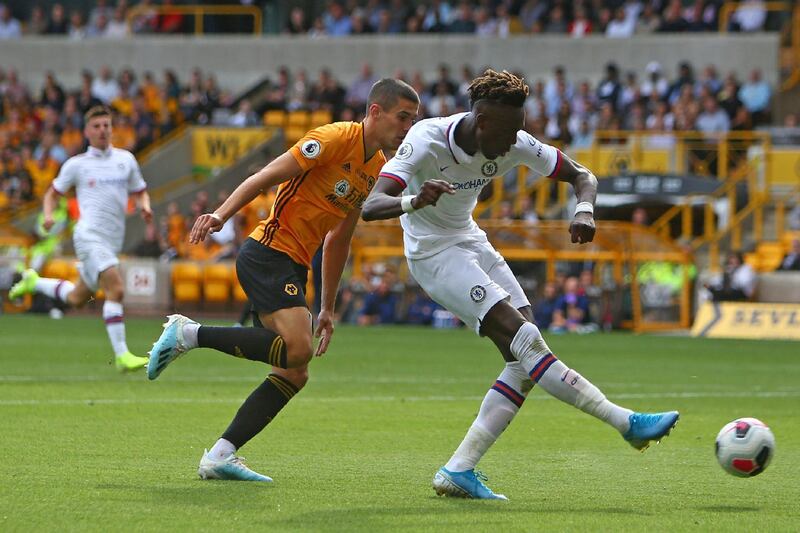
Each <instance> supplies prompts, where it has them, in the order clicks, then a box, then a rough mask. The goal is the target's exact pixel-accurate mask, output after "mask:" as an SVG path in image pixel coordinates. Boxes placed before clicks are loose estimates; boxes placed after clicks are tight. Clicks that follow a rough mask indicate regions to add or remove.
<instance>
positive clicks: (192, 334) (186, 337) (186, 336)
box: [181, 322, 200, 350]
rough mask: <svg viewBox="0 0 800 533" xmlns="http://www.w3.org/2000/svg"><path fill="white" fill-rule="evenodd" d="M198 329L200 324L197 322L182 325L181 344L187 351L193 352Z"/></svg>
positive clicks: (195, 346)
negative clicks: (182, 343)
mask: <svg viewBox="0 0 800 533" xmlns="http://www.w3.org/2000/svg"><path fill="white" fill-rule="evenodd" d="M199 329H200V324H198V323H197V322H189V323H188V324H184V326H183V329H182V330H181V331H182V333H183V342H184V344H185V345H186V349H187V350H194V349H195V348H197V330H199Z"/></svg>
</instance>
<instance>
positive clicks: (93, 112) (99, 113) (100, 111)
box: [83, 105, 111, 124]
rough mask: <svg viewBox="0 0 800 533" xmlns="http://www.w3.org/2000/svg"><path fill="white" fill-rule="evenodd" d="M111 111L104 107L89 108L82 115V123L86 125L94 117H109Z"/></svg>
mask: <svg viewBox="0 0 800 533" xmlns="http://www.w3.org/2000/svg"><path fill="white" fill-rule="evenodd" d="M110 116H111V109H109V108H108V107H107V106H104V105H96V106H94V107H90V108H89V110H88V111H87V112H86V113H84V115H83V123H84V124H88V123H89V121H90V120H91V119H93V118H96V117H110Z"/></svg>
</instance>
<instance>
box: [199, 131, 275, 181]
mask: <svg viewBox="0 0 800 533" xmlns="http://www.w3.org/2000/svg"><path fill="white" fill-rule="evenodd" d="M271 134H272V133H271V131H270V130H269V129H264V128H213V127H211V128H193V129H192V166H193V168H194V171H195V172H196V173H201V174H206V173H210V172H213V171H214V170H216V169H221V168H225V167H227V166H229V165H231V164H232V163H234V162H235V161H236V160H237V159H239V158H240V157H243V156H244V155H245V154H247V153H248V152H249V151H250V150H252V149H253V148H255V147H256V146H258V145H259V144H261V143H262V142H264V141H266V140H267V139H268V138H269V137H270V136H271Z"/></svg>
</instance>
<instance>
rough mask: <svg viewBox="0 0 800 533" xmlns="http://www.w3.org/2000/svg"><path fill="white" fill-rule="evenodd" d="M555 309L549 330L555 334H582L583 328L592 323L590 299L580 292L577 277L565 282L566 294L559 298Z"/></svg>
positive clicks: (569, 278) (570, 277)
mask: <svg viewBox="0 0 800 533" xmlns="http://www.w3.org/2000/svg"><path fill="white" fill-rule="evenodd" d="M555 307H556V308H555V310H554V311H553V322H552V323H551V325H550V328H549V329H550V331H552V332H553V333H566V332H576V333H580V332H582V331H583V329H582V328H581V326H583V325H584V324H588V323H589V322H590V319H589V299H588V298H587V297H586V295H585V294H583V293H582V291H580V286H579V284H578V278H576V277H575V276H569V277H568V278H567V279H566V281H564V294H562V295H561V296H560V297H559V298H558V300H557V302H556V306H555Z"/></svg>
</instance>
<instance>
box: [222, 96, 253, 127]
mask: <svg viewBox="0 0 800 533" xmlns="http://www.w3.org/2000/svg"><path fill="white" fill-rule="evenodd" d="M228 124H229V125H230V126H233V127H235V128H246V127H253V126H257V125H258V115H256V114H255V112H254V111H253V105H252V104H251V103H250V100H248V99H247V98H243V99H242V101H241V102H239V110H238V111H237V112H236V113H234V114H233V115H231V117H230V119H228Z"/></svg>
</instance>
